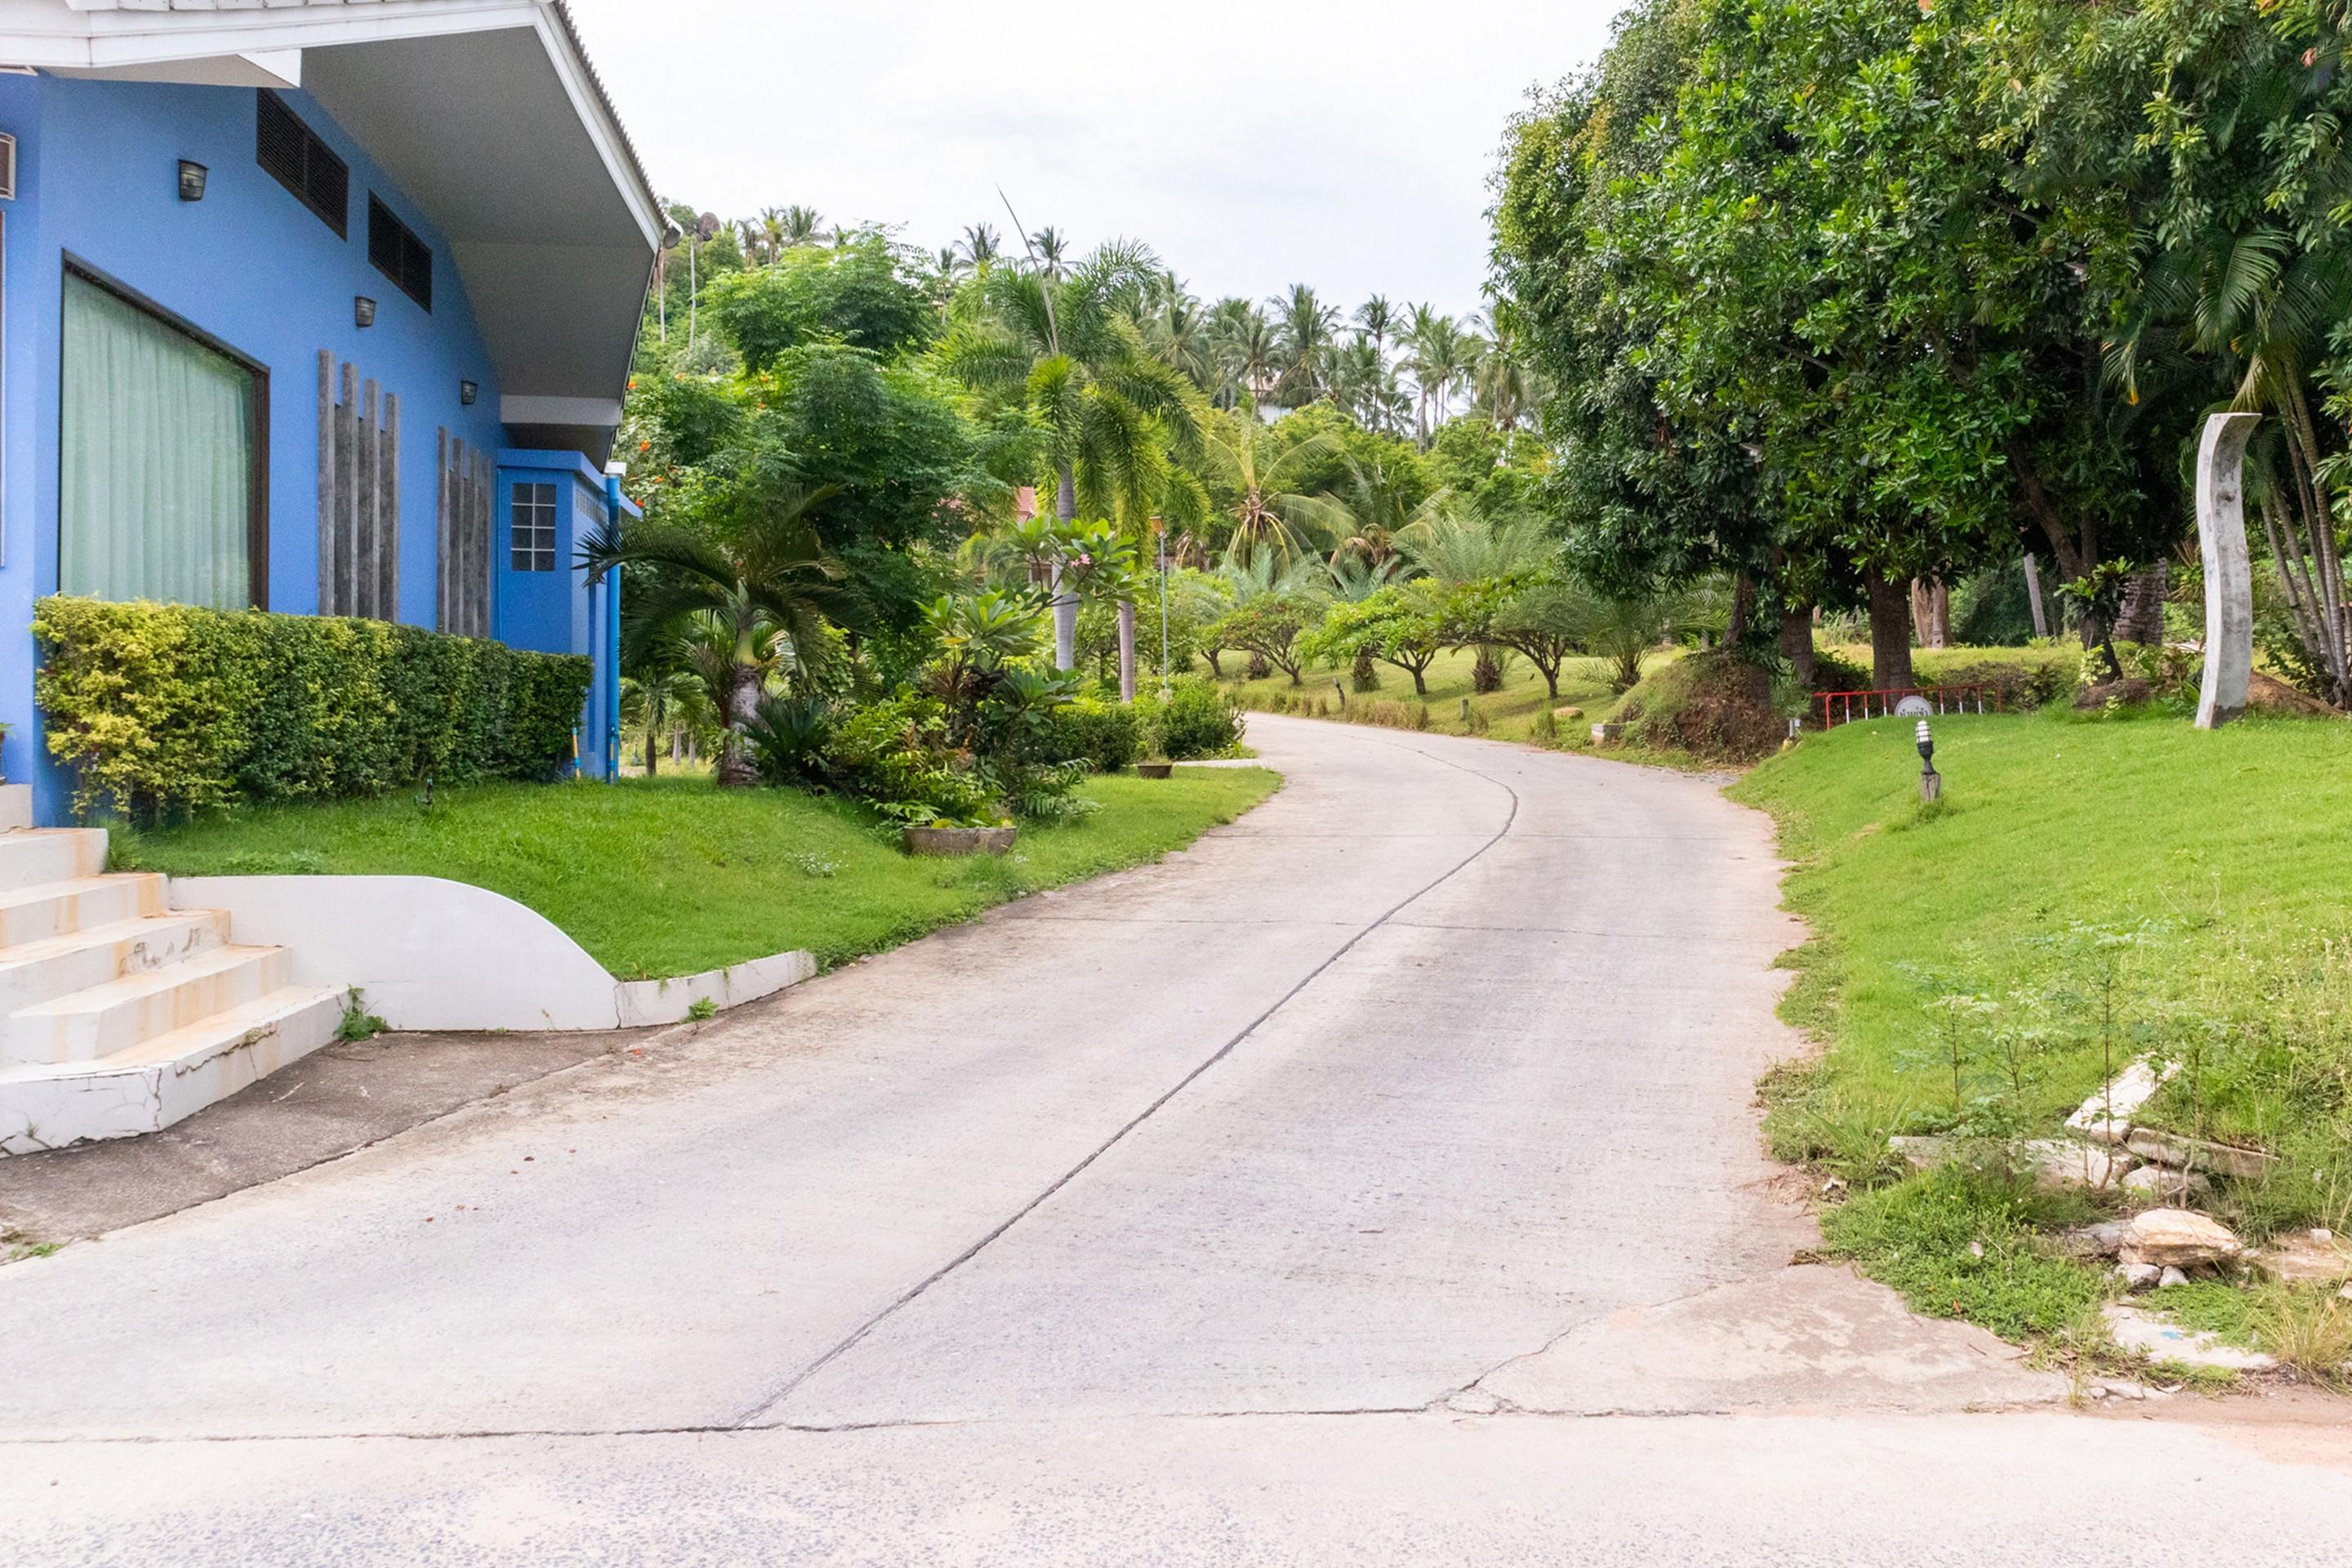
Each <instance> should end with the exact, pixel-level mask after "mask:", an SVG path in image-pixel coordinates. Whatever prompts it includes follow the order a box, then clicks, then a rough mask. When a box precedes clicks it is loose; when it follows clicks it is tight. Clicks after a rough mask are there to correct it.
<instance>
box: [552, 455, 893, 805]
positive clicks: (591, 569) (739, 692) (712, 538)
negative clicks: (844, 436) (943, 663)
mask: <svg viewBox="0 0 2352 1568" xmlns="http://www.w3.org/2000/svg"><path fill="white" fill-rule="evenodd" d="M835 493H837V491H836V487H835V486H832V485H822V486H819V487H817V488H816V489H802V488H800V487H798V486H795V485H778V486H775V487H773V488H772V489H770V490H768V491H766V492H765V493H763V494H758V495H754V496H752V497H750V498H747V499H746V500H745V503H744V504H743V505H742V506H741V508H740V510H741V511H744V512H748V514H749V515H748V516H747V517H745V518H744V519H743V521H741V522H740V526H739V528H738V529H737V530H736V531H733V532H732V533H731V535H730V534H721V533H719V532H718V531H703V530H701V529H697V528H691V527H687V526H682V525H678V524H671V523H633V524H630V525H628V526H626V527H624V528H620V529H617V530H616V529H614V528H610V527H607V528H606V529H605V530H604V531H603V532H601V533H599V534H596V535H594V536H593V537H592V538H590V539H589V540H588V541H587V542H585V543H583V545H582V546H581V547H580V564H581V566H582V567H583V568H584V569H585V570H586V571H587V573H588V574H589V575H590V578H591V579H592V580H593V579H595V578H598V577H601V576H603V575H604V574H605V573H606V572H608V571H611V570H613V569H614V568H615V567H622V568H629V567H634V568H635V569H636V570H635V571H633V572H631V573H630V574H629V577H628V591H627V593H625V595H623V596H622V605H623V611H622V622H621V656H622V660H623V662H624V663H625V664H640V665H641V664H646V663H650V662H654V661H655V660H656V658H657V657H658V655H659V648H660V645H663V644H667V643H671V642H674V641H675V640H676V639H677V638H679V637H692V638H693V639H694V641H696V642H697V643H698V645H699V647H700V650H701V653H700V657H699V658H697V659H696V661H695V662H696V664H697V667H698V668H699V669H700V670H701V672H702V673H703V675H704V677H705V679H706V680H708V681H709V683H710V685H711V687H712V689H713V692H714V694H715V695H716V696H718V697H719V699H720V700H719V711H720V713H721V715H722V716H723V718H724V720H725V722H726V725H727V731H728V733H727V740H726V744H725V747H724V749H723V750H722V752H720V756H719V774H718V782H719V783H720V784H726V785H730V786H734V785H740V784H751V783H753V782H754V781H755V780H756V778H757V777H758V774H757V773H756V772H755V771H754V770H753V768H752V766H751V759H750V757H749V756H747V755H746V754H745V751H744V746H743V728H744V726H745V725H746V724H748V723H750V722H751V720H752V718H753V717H754V716H755V715H756V714H757V712H758V710H759V704H760V698H761V695H762V694H763V693H764V692H765V691H766V690H767V689H768V688H769V687H770V686H772V684H774V683H775V682H776V681H778V680H779V679H789V678H792V677H795V676H797V677H799V678H801V679H807V678H809V677H810V676H812V675H814V674H816V673H818V667H819V666H820V665H821V663H822V662H823V661H824V659H825V658H827V657H828V653H829V650H830V649H831V648H832V647H833V639H832V638H831V637H828V636H827V635H826V634H827V632H828V631H829V629H830V627H831V626H833V625H835V624H836V623H838V624H843V625H854V624H856V621H857V620H858V619H860V618H861V616H860V613H859V606H858V601H857V599H856V596H855V595H853V594H851V593H849V592H847V591H846V590H845V588H844V587H843V586H842V580H843V577H844V575H845V574H844V573H843V570H842V567H841V564H840V563H839V562H837V561H835V560H834V559H832V558H831V557H830V556H828V555H827V554H825V552H824V548H823V546H822V545H821V544H820V543H819V542H818V540H817V536H816V531H815V530H814V528H813V527H812V526H811V524H810V521H809V520H810V514H811V513H812V512H813V511H814V510H815V509H816V508H817V507H819V506H821V505H823V504H824V502H825V501H826V500H830V499H832V497H833V496H834V495H835Z"/></svg>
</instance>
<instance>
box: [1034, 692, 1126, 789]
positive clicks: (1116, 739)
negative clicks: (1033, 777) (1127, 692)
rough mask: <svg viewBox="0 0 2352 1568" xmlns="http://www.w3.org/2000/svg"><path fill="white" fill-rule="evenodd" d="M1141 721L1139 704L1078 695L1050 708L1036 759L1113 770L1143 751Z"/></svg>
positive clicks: (1100, 769)
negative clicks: (1083, 764) (1074, 699)
mask: <svg viewBox="0 0 2352 1568" xmlns="http://www.w3.org/2000/svg"><path fill="white" fill-rule="evenodd" d="M1143 731H1144V724H1143V717H1142V710H1141V709H1140V708H1139V707H1129V706H1128V705H1127V704H1126V703H1123V702H1120V701H1118V700H1115V699H1112V700H1105V699H1103V698H1100V697H1081V698H1079V699H1078V700H1076V701H1075V702H1070V703H1066V704H1065V705H1064V706H1062V707H1060V708H1057V709H1055V710H1053V712H1052V714H1051V715H1050V716H1049V717H1048V718H1047V719H1046V721H1045V736H1044V738H1043V739H1042V740H1041V741H1040V742H1038V744H1037V759H1036V760H1037V761H1039V762H1044V763H1077V762H1083V763H1088V764H1090V765H1092V766H1093V767H1094V768H1095V769H1096V771H1097V772H1099V773H1117V772H1118V770H1119V769H1121V768H1123V767H1125V766H1127V765H1128V764H1129V763H1131V762H1133V761H1135V759H1136V758H1137V757H1139V756H1140V755H1142V753H1143V742H1144V733H1143Z"/></svg>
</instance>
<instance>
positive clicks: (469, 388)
mask: <svg viewBox="0 0 2352 1568" xmlns="http://www.w3.org/2000/svg"><path fill="white" fill-rule="evenodd" d="M481 395H482V384H481V383H480V382H478V381H461V382H459V383H458V384H457V401H458V402H459V403H460V404H463V405H465V406H466V407H467V408H471V407H472V406H474V399H476V398H478V397H479V396H481Z"/></svg>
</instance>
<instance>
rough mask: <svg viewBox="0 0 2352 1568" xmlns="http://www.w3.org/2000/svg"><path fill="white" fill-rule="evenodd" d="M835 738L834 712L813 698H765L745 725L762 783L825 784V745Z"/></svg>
mask: <svg viewBox="0 0 2352 1568" xmlns="http://www.w3.org/2000/svg"><path fill="white" fill-rule="evenodd" d="M832 738H833V710H831V709H829V708H827V707H826V706H825V704H824V702H823V701H822V700H819V699H817V698H814V697H762V698H761V699H760V706H759V707H758V709H757V710H754V712H753V714H752V716H751V722H749V723H747V724H745V725H744V726H743V739H744V740H745V741H747V742H750V744H751V762H752V765H753V766H755V767H757V768H758V769H759V770H760V782H761V783H762V784H800V785H803V786H806V785H811V784H824V782H825V775H824V748H825V742H828V741H830V740H831V739H832Z"/></svg>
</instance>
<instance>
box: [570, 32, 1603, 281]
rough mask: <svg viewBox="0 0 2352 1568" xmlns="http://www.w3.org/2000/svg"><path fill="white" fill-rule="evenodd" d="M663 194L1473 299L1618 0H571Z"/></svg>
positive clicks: (946, 234)
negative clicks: (1506, 181)
mask: <svg viewBox="0 0 2352 1568" xmlns="http://www.w3.org/2000/svg"><path fill="white" fill-rule="evenodd" d="M1618 5H1619V0H1418V3H1416V4H1411V5H1408V4H1404V3H1402V0H1193V3H1192V4H1188V5H1135V4H1132V3H1131V0H1093V3H1091V4H1087V3H1080V0H1014V3H1013V4H1009V5H984V4H977V3H974V0H830V3H827V0H572V11H573V14H574V16H576V17H577V18H578V20H579V23H580V27H581V31H582V33H583V36H584V37H585V39H586V41H587V45H588V49H589V52H590V54H591V55H592V56H593V58H594V59H595V61H596V65H597V68H598V69H599V70H600V71H601V72H602V73H603V75H604V79H605V84H606V85H607V86H608V87H609V88H610V89H611V90H612V94H613V97H614V100H615V101H616V102H617V104H618V106H619V109H620V112H621V118H622V120H623V121H625V123H626V124H627V125H628V127H629V131H630V134H631V136H632V137H633V138H634V140H635V142H636V143H637V149H638V151H639V153H642V154H643V155H644V158H645V161H646V167H647V169H648V171H649V172H650V173H651V174H652V176H653V179H654V181H655V183H656V185H657V186H658V187H659V188H660V190H661V191H662V193H663V194H664V195H665V196H667V197H668V198H669V199H672V200H678V201H688V202H692V203H695V204H697V205H699V206H700V207H702V208H703V209H704V210H706V211H716V212H718V213H719V214H720V215H721V216H730V217H731V216H749V215H751V214H752V213H756V212H757V211H758V210H759V209H760V208H761V207H763V206H782V205H786V204H789V203H793V202H804V203H807V204H809V205H814V206H815V207H816V208H817V209H818V210H819V211H820V212H822V213H823V214H824V216H825V217H826V219H827V220H828V221H829V222H841V221H850V222H856V221H862V220H868V219H870V220H874V221H877V222H883V223H888V224H893V225H898V226H900V227H899V233H900V234H901V236H902V237H904V238H905V239H907V240H908V241H909V242H910V243H913V244H917V245H919V246H922V247H924V248H926V249H936V248H937V247H940V246H942V245H945V244H948V243H949V242H950V241H951V240H953V239H954V238H956V237H957V236H958V235H959V234H961V231H962V229H963V226H965V225H966V224H971V223H977V222H982V221H986V222H989V223H992V224H994V225H995V226H996V228H997V229H998V231H999V232H1000V233H1003V234H1006V235H1007V237H1008V239H1009V237H1010V235H1009V230H1010V228H1011V225H1010V224H1009V223H1008V222H1007V220H1006V218H1005V216H1004V209H1003V204H1002V203H1000V202H999V201H998V199H997V195H996V186H997V185H998V184H1003V187H1004V189H1005V193H1006V194H1007V195H1010V196H1011V197H1012V198H1013V205H1014V206H1015V207H1016V208H1017V209H1018V210H1019V212H1020V215H1021V217H1022V220H1023V221H1024V223H1025V224H1026V225H1027V226H1029V227H1030V228H1031V229H1033V230H1034V229H1035V228H1037V227H1039V226H1043V225H1045V224H1052V225H1054V226H1056V227H1058V228H1060V229H1062V230H1063V231H1064V232H1065V233H1066V234H1068V235H1069V236H1071V237H1072V238H1073V239H1074V240H1075V241H1076V243H1077V244H1078V245H1079V246H1081V247H1084V246H1086V245H1089V244H1092V243H1094V242H1095V241H1097V240H1100V239H1103V238H1107V237H1112V236H1118V235H1126V236H1132V237H1139V238H1142V239H1145V240H1148V241H1150V243H1151V244H1152V245H1153V246H1154V247H1157V248H1158V249H1159V251H1160V254H1161V256H1162V257H1163V258H1165V260H1166V261H1167V262H1168V264H1169V265H1170V266H1171V267H1172V268H1175V270H1176V272H1177V274H1178V275H1179V276H1181V277H1182V278H1183V279H1185V280H1186V281H1187V282H1188V283H1189V284H1190V285H1191V287H1192V289H1193V291H1194V292H1195V293H1198V294H1200V295H1202V296H1203V297H1204V298H1214V297H1216V296H1218V295H1220V294H1228V293H1232V294H1246V295H1250V296H1253V297H1258V296H1264V295H1267V294H1271V293H1274V292H1275V291H1276V290H1277V289H1282V288H1284V287H1285V286H1286V285H1288V284H1290V283H1292V282H1294V281H1297V282H1307V283H1312V284H1314V285H1315V287H1316V288H1317V289H1318V290H1319V291H1321V292H1322V293H1323V294H1324V295H1325V296H1327V297H1328V299H1330V300H1334V301H1336V302H1339V303H1340V304H1342V305H1344V306H1349V307H1352V306H1353V305H1354V304H1355V303H1356V302H1358V301H1360V300H1362V299H1363V298H1364V297H1365V296H1366V295H1367V294H1370V293H1373V292H1381V293H1385V294H1387V295H1388V296H1389V297H1390V298H1391V300H1401V301H1402V300H1429V301H1431V302H1433V303H1436V304H1438V305H1440V306H1441V307H1442V308H1444V309H1445V310H1450V311H1455V312H1459V311H1463V310H1473V309H1476V308H1477V307H1478V305H1479V303H1480V284H1481V282H1482V280H1483V279H1484V278H1485V276H1486V217H1485V216H1484V215H1485V212H1486V205H1487V203H1488V201H1489V195H1488V191H1487V179H1488V177H1489V175H1490V174H1491V173H1492V171H1493V169H1494V164H1495V154H1496V149H1497V147H1498V146H1499V145H1500V142H1501V137H1502V132H1503V127H1504V123H1505V121H1507V119H1508V118H1509V117H1510V116H1511V114H1513V113H1514V112H1515V111H1516V110H1517V109H1518V108H1519V107H1520V106H1521V105H1523V104H1524V103H1525V101H1526V98H1527V92H1528V88H1529V87H1531V86H1533V85H1535V84H1537V83H1538V82H1546V83H1548V82H1550V81H1554V80H1557V79H1559V78H1560V77H1562V76H1564V75H1567V74H1569V73H1570V72H1571V71H1573V70H1575V69H1577V68H1580V66H1583V65H1585V64H1587V63H1589V62H1590V61H1591V59H1592V58H1594V57H1595V56H1596V55H1597V54H1598V53H1599V52H1600V49H1601V45H1602V44H1603V42H1604V41H1605V40H1606V37H1607V28H1608V20H1609V17H1610V16H1611V15H1612V14H1613V13H1614V11H1615V10H1616V9H1617V8H1618Z"/></svg>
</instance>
